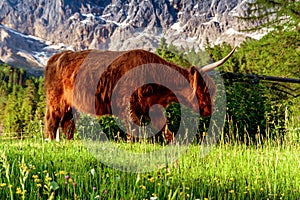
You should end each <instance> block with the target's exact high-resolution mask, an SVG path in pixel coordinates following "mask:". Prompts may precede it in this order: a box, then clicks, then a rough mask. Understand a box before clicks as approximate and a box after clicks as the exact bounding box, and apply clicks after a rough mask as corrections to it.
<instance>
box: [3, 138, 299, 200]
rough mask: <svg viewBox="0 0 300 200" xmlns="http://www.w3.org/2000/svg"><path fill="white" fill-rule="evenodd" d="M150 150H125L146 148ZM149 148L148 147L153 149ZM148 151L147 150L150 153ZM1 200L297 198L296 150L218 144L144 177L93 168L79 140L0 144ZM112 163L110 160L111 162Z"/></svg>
mask: <svg viewBox="0 0 300 200" xmlns="http://www.w3.org/2000/svg"><path fill="white" fill-rule="evenodd" d="M147 145H148V146H150V145H152V144H124V146H126V148H132V149H135V151H138V150H139V148H145V146H147ZM151 148H152V147H151ZM151 148H150V149H151ZM0 149H1V156H0V162H1V165H0V175H1V176H0V197H1V199H149V200H150V199H151V200H155V199H194V200H195V199H207V200H208V199H297V198H298V197H299V196H300V176H299V168H300V161H299V153H298V152H299V150H300V148H299V145H297V144H287V145H282V144H280V145H278V144H276V143H274V144H268V145H265V146H264V145H257V146H249V145H243V144H225V143H224V144H217V145H215V146H213V147H212V148H211V150H210V152H209V153H208V154H207V156H204V157H200V154H199V152H200V151H201V145H191V146H190V148H189V149H188V151H187V152H186V154H184V155H182V156H181V157H179V158H178V159H177V160H175V161H174V162H173V163H166V164H165V166H161V168H159V169H155V170H154V171H151V172H147V173H134V172H122V171H119V170H116V169H113V168H110V167H108V166H106V165H104V164H102V163H101V162H99V161H98V160H97V159H96V158H95V157H94V156H93V155H92V154H90V153H89V152H88V151H87V149H86V147H85V146H84V145H83V144H82V143H81V141H80V140H75V141H65V140H63V141H61V142H59V143H58V142H47V143H45V142H43V141H42V140H41V139H35V138H33V139H26V140H2V141H1V144H0ZM112 159H113V158H112Z"/></svg>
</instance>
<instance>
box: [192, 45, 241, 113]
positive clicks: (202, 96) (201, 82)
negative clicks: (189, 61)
mask: <svg viewBox="0 0 300 200" xmlns="http://www.w3.org/2000/svg"><path fill="white" fill-rule="evenodd" d="M235 49H236V48H234V49H233V50H232V51H231V52H230V53H229V54H228V55H227V56H225V57H224V58H223V59H222V60H219V61H217V62H215V63H212V64H208V65H206V66H204V67H202V68H200V69H199V70H198V69H197V68H196V67H191V68H190V69H189V82H190V85H191V87H192V88H193V93H192V94H191V95H190V96H189V99H190V100H192V98H194V97H196V98H197V105H196V104H192V108H193V110H194V111H197V110H198V109H199V111H200V115H201V116H203V117H205V116H210V115H211V114H212V112H213V106H214V105H213V98H214V96H215V94H216V86H215V84H214V82H213V80H212V79H211V78H210V76H209V75H208V73H207V72H209V71H211V70H213V69H214V68H216V67H218V66H220V65H222V64H223V63H224V62H226V61H227V60H228V59H229V58H230V56H231V55H232V54H233V52H234V51H235Z"/></svg>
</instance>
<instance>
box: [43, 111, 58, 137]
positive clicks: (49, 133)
mask: <svg viewBox="0 0 300 200" xmlns="http://www.w3.org/2000/svg"><path fill="white" fill-rule="evenodd" d="M60 119H61V118H60V116H59V114H58V113H57V112H55V109H53V108H52V107H47V110H46V115H45V130H44V137H45V138H49V139H50V140H54V138H55V133H56V131H57V129H58V126H59V121H60Z"/></svg>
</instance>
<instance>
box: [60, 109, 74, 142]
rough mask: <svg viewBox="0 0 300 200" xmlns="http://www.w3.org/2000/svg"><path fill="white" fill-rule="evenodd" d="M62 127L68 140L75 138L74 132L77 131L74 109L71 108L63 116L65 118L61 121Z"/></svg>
mask: <svg viewBox="0 0 300 200" xmlns="http://www.w3.org/2000/svg"><path fill="white" fill-rule="evenodd" d="M61 127H62V129H63V132H64V134H65V136H66V138H67V139H68V140H71V139H73V137H74V132H75V122H74V118H73V113H72V110H71V109H69V111H67V112H66V113H65V115H64V116H63V119H62V121H61Z"/></svg>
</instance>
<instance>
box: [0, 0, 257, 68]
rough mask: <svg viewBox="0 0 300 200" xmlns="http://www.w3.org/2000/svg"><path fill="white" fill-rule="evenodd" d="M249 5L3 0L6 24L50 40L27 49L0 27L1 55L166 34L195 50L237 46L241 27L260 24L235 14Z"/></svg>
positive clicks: (150, 43) (136, 41) (126, 44)
mask: <svg viewBox="0 0 300 200" xmlns="http://www.w3.org/2000/svg"><path fill="white" fill-rule="evenodd" d="M246 8H247V4H246V0H201V1H199V0H55V1H49V0H2V1H0V24H1V25H2V27H8V28H10V29H12V30H14V31H16V32H19V33H22V34H25V35H32V36H36V37H39V38H41V39H43V40H44V41H47V42H45V43H43V44H39V42H40V41H39V42H37V44H35V45H31V47H32V48H33V49H30V50H29V49H28V48H29V47H28V46H26V47H25V45H27V43H26V42H25V43H24V42H22V38H21V37H19V38H16V37H17V36H16V35H14V36H11V39H14V40H17V41H19V42H17V41H14V42H10V41H9V39H8V38H7V37H6V39H3V36H2V35H3V34H4V35H5V34H6V35H7V34H8V35H10V34H11V32H10V31H7V29H4V28H1V27H0V31H1V32H0V33H1V36H0V39H1V38H2V39H1V42H2V46H1V47H2V48H3V49H4V50H3V49H2V50H0V51H1V52H0V54H1V58H2V59H3V57H5V56H6V57H7V55H8V53H7V52H9V51H13V52H14V51H16V50H15V49H16V48H18V49H22V48H24V49H23V52H28V53H29V54H30V52H31V51H44V48H45V46H43V45H46V46H47V45H48V44H49V43H50V44H61V43H63V44H64V45H65V46H69V47H71V48H72V49H74V50H81V49H88V48H97V49H112V50H124V49H131V48H144V49H149V50H153V49H154V48H156V47H157V45H158V43H159V39H160V38H161V37H162V36H164V37H165V38H167V42H172V43H173V44H175V45H179V46H189V47H191V46H194V47H195V48H196V49H197V48H199V47H203V46H205V45H207V42H209V43H211V44H218V43H221V42H223V41H225V42H229V43H231V44H233V45H237V44H239V43H240V42H242V41H243V40H244V39H245V37H247V35H246V34H244V33H240V32H239V30H240V29H245V28H247V27H249V26H256V24H249V23H246V22H244V21H240V20H239V19H238V18H237V16H242V15H243V14H244V11H245V10H246ZM2 32H3V33H2ZM250 36H251V35H250ZM32 43H33V42H31V44H32ZM46 43H47V44H46ZM23 46H24V47H23ZM29 46H30V45H29ZM34 46H35V47H34ZM61 46H62V45H61ZM34 48H39V49H34ZM5 49H7V50H5ZM12 49H13V50H12ZM62 49H63V48H62ZM58 50H61V49H58ZM39 64H40V65H41V66H42V65H43V64H44V63H39Z"/></svg>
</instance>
